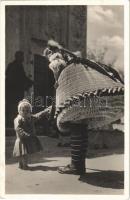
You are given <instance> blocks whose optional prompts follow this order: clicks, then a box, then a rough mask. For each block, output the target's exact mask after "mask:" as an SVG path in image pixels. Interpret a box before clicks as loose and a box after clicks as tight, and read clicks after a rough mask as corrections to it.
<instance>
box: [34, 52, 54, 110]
mask: <svg viewBox="0 0 130 200" xmlns="http://www.w3.org/2000/svg"><path fill="white" fill-rule="evenodd" d="M48 64H49V63H48V60H47V59H46V58H45V57H44V56H41V55H38V54H35V55H34V101H35V102H34V112H38V111H40V110H43V107H44V108H45V107H47V106H49V105H51V104H52V98H53V97H54V82H55V80H54V76H53V72H52V71H51V70H50V69H49V67H48ZM41 101H42V105H41V104H40V102H41Z"/></svg>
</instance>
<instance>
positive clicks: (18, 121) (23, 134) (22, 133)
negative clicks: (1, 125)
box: [14, 117, 30, 138]
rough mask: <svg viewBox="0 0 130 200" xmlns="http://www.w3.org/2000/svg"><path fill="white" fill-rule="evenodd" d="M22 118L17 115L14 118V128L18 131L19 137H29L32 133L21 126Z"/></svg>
mask: <svg viewBox="0 0 130 200" xmlns="http://www.w3.org/2000/svg"><path fill="white" fill-rule="evenodd" d="M21 124H22V123H21V118H20V117H17V118H16V119H15V120H14V129H15V131H16V132H17V133H18V135H19V137H20V138H21V137H28V136H30V134H28V133H27V132H26V131H24V129H23V128H22V126H21Z"/></svg>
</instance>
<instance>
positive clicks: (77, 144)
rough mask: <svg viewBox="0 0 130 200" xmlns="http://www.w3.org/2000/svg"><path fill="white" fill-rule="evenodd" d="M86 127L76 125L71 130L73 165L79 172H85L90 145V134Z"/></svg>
mask: <svg viewBox="0 0 130 200" xmlns="http://www.w3.org/2000/svg"><path fill="white" fill-rule="evenodd" d="M86 132H87V131H86V127H85V126H83V125H75V127H74V128H71V159H72V160H71V163H72V165H73V167H74V168H75V169H76V170H77V171H79V172H84V171H85V158H86V151H87V145H88V134H86Z"/></svg>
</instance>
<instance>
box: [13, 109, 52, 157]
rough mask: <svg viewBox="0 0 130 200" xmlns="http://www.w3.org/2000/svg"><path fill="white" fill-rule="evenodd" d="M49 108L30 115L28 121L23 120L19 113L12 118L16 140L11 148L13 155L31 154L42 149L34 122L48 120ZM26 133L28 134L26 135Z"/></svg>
mask: <svg viewBox="0 0 130 200" xmlns="http://www.w3.org/2000/svg"><path fill="white" fill-rule="evenodd" d="M48 112H49V110H47V111H46V112H45V111H42V112H39V113H37V114H35V115H32V116H31V118H30V119H29V120H28V121H25V119H24V118H22V117H21V116H20V115H17V117H16V118H15V120H14V128H15V131H16V141H15V145H14V150H13V156H14V157H18V156H22V155H26V154H33V153H36V152H40V151H42V150H43V148H42V145H41V143H40V141H39V139H38V137H37V136H36V129H35V123H36V122H37V121H38V120H40V119H43V120H48V119H47V113H48ZM28 134H29V135H30V136H28Z"/></svg>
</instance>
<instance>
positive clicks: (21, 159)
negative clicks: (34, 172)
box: [19, 155, 28, 169]
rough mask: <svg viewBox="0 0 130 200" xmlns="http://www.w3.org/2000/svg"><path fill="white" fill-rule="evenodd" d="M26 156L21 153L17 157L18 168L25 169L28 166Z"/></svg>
mask: <svg viewBox="0 0 130 200" xmlns="http://www.w3.org/2000/svg"><path fill="white" fill-rule="evenodd" d="M27 164H28V156H27V155H22V156H20V157H19V168H20V169H27V167H28V165H27Z"/></svg>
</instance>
